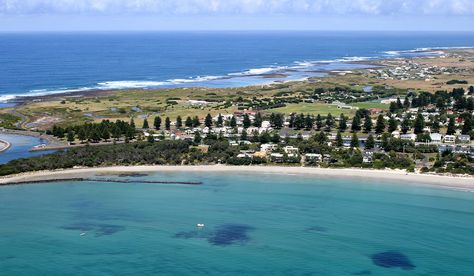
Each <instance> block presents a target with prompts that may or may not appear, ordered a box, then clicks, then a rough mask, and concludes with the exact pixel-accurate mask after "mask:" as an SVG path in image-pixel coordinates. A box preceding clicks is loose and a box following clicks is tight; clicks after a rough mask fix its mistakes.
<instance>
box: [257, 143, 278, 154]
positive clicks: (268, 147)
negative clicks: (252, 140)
mask: <svg viewBox="0 0 474 276" xmlns="http://www.w3.org/2000/svg"><path fill="white" fill-rule="evenodd" d="M276 149H277V145H275V144H262V145H261V146H260V151H264V152H267V153H268V152H272V151H274V150H276Z"/></svg>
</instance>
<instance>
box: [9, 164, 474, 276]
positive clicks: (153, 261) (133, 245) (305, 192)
mask: <svg viewBox="0 0 474 276" xmlns="http://www.w3.org/2000/svg"><path fill="white" fill-rule="evenodd" d="M120 179H122V180H123V179H126V178H120ZM128 179H131V180H133V181H134V182H135V183H130V184H118V183H100V182H83V183H73V182H69V183H68V182H64V183H54V184H53V183H51V184H41V185H21V186H8V187H2V188H0V202H1V208H0V221H1V227H0V267H1V270H0V275H59V274H61V275H71V274H82V275H130V274H139V275H147V274H148V275H149V274H174V275H201V274H202V275H204V274H213V275H232V274H244V275H245V274H246V275H249V274H254V275H472V274H473V271H474V254H473V253H474V251H473V248H472V246H473V245H474V235H473V230H474V193H472V192H465V191H464V192H463V191H455V190H447V189H438V188H433V187H430V186H416V185H413V186H408V185H398V184H395V183H394V184H392V183H380V182H378V181H363V182H361V181H359V180H347V179H337V178H331V179H328V178H319V177H313V176H311V177H310V176H295V175H274V174H263V173H262V174H245V173H207V172H206V173H156V174H152V175H149V176H144V177H131V176H129V177H128ZM141 180H164V181H202V182H203V184H202V185H198V186H194V185H177V184H172V185H165V184H140V183H139V182H140V181H141ZM197 223H204V224H205V225H206V226H205V227H204V228H203V229H197V228H196V224H197ZM81 233H85V234H83V235H81Z"/></svg>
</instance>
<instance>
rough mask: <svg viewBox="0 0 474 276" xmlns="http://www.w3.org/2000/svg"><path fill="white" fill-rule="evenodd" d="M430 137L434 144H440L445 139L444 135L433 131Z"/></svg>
mask: <svg viewBox="0 0 474 276" xmlns="http://www.w3.org/2000/svg"><path fill="white" fill-rule="evenodd" d="M430 138H431V143H432V144H440V143H441V141H442V140H443V136H442V135H441V134H439V133H431V134H430Z"/></svg>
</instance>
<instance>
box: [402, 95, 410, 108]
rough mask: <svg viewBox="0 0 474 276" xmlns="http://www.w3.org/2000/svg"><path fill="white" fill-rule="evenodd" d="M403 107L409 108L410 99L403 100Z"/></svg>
mask: <svg viewBox="0 0 474 276" xmlns="http://www.w3.org/2000/svg"><path fill="white" fill-rule="evenodd" d="M403 107H404V108H405V109H408V108H410V99H409V98H408V97H405V100H404V101H403Z"/></svg>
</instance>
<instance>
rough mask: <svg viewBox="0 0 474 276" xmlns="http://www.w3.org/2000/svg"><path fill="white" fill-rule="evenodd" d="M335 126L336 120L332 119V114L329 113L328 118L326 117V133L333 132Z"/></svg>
mask: <svg viewBox="0 0 474 276" xmlns="http://www.w3.org/2000/svg"><path fill="white" fill-rule="evenodd" d="M333 126H334V118H333V117H332V115H331V113H329V114H328V116H327V117H326V131H331V129H332V127H333Z"/></svg>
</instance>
